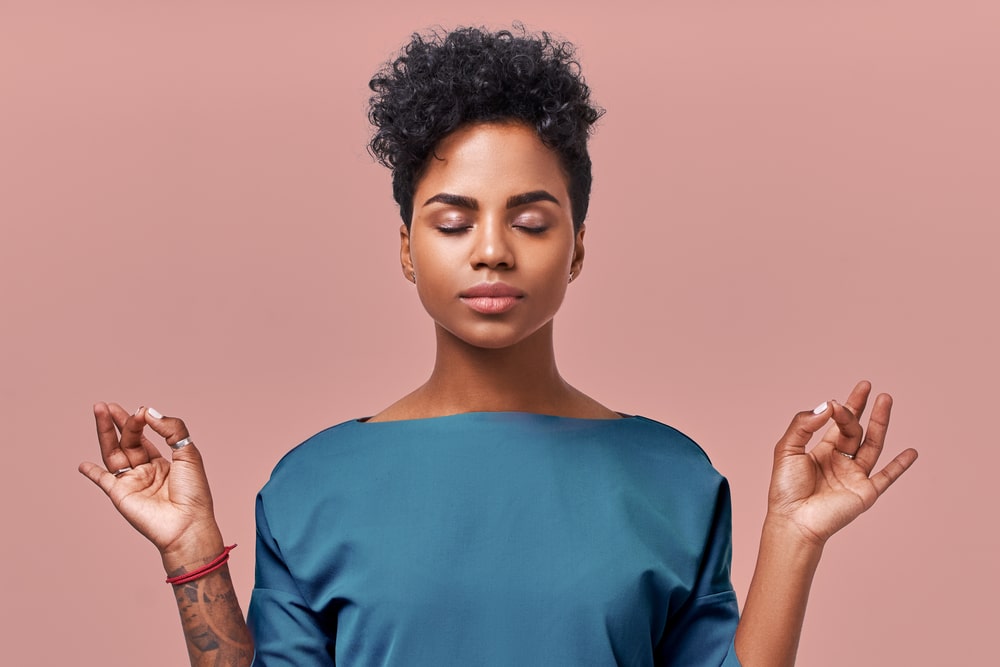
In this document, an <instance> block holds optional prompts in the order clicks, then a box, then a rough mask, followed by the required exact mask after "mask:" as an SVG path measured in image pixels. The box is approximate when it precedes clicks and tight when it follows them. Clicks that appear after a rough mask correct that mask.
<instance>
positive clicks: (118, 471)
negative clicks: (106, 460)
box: [111, 468, 131, 477]
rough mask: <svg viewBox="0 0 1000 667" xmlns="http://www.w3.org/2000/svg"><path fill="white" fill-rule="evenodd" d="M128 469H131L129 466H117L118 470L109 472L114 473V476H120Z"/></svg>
mask: <svg viewBox="0 0 1000 667" xmlns="http://www.w3.org/2000/svg"><path fill="white" fill-rule="evenodd" d="M129 470H131V468H119V469H118V470H116V471H114V472H113V473H111V474H112V475H114V476H115V477H121V476H122V475H124V474H125V473H127V472H128V471H129Z"/></svg>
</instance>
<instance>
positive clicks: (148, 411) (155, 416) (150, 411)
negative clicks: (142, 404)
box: [146, 408, 163, 419]
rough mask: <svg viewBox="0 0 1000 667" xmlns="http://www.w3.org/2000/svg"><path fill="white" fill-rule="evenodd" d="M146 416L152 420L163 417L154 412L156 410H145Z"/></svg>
mask: <svg viewBox="0 0 1000 667" xmlns="http://www.w3.org/2000/svg"><path fill="white" fill-rule="evenodd" d="M146 414H147V415H149V416H150V417H152V418H153V419H163V415H161V414H160V413H159V412H157V411H156V408H146Z"/></svg>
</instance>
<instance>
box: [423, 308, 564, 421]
mask: <svg viewBox="0 0 1000 667" xmlns="http://www.w3.org/2000/svg"><path fill="white" fill-rule="evenodd" d="M436 337H437V356H436V358H435V362H434V371H433V372H432V373H431V377H430V379H428V381H427V383H426V384H424V386H423V387H421V389H420V390H419V392H420V393H421V394H422V395H423V396H422V398H424V399H426V400H429V401H431V402H433V404H435V405H437V406H439V407H440V408H443V409H444V410H445V411H447V412H498V411H523V412H550V413H556V412H557V411H558V408H559V406H560V405H561V404H563V403H564V402H565V401H566V400H567V397H568V396H570V395H571V394H572V393H573V389H572V388H571V387H570V386H569V385H568V384H566V382H565V381H564V380H563V379H562V377H560V375H559V371H558V369H557V368H556V360H555V350H554V347H553V342H552V322H551V321H550V322H549V323H548V324H546V325H545V326H543V327H542V328H541V329H539V330H538V331H536V332H535V333H533V334H532V335H531V336H529V337H528V338H526V339H525V340H523V341H521V342H519V343H517V344H516V345H512V346H510V347H505V348H502V349H485V348H481V347H474V346H472V345H469V344H468V343H466V342H465V341H463V340H461V339H459V338H457V337H455V336H454V335H453V334H452V333H450V332H449V331H447V330H446V329H443V328H442V327H440V326H438V327H437V329H436Z"/></svg>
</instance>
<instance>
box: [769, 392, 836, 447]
mask: <svg viewBox="0 0 1000 667" xmlns="http://www.w3.org/2000/svg"><path fill="white" fill-rule="evenodd" d="M832 406H833V401H825V402H823V403H820V404H819V405H817V406H816V407H815V408H814V409H812V410H804V411H802V412H799V413H796V415H795V416H794V417H792V422H791V423H790V424H789V425H788V429H786V430H785V434H784V435H782V436H781V439H780V440H778V444H776V445H775V446H774V458H775V460H778V459H781V458H784V457H786V456H794V455H797V454H804V453H805V451H806V445H808V444H809V441H810V440H811V439H812V437H813V434H814V433H816V431H818V430H819V429H820V428H821V427H822V426H823V424H825V423H826V422H827V421H828V420H829V419H830V416H831V415H832V412H833V410H832Z"/></svg>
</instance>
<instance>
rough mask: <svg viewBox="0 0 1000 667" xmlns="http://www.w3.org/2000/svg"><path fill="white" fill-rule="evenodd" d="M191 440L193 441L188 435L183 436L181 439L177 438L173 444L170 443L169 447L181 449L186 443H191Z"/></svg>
mask: <svg viewBox="0 0 1000 667" xmlns="http://www.w3.org/2000/svg"><path fill="white" fill-rule="evenodd" d="M193 442H194V440H192V439H191V438H190V436H189V437H187V438H184V439H182V440H178V441H177V442H175V443H174V444H172V445H170V448H171V449H183V448H184V447H187V446H188V445H190V444H192V443H193Z"/></svg>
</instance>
